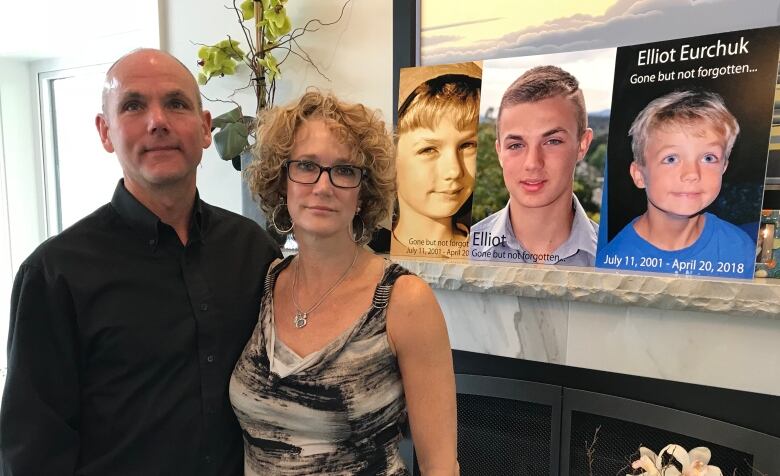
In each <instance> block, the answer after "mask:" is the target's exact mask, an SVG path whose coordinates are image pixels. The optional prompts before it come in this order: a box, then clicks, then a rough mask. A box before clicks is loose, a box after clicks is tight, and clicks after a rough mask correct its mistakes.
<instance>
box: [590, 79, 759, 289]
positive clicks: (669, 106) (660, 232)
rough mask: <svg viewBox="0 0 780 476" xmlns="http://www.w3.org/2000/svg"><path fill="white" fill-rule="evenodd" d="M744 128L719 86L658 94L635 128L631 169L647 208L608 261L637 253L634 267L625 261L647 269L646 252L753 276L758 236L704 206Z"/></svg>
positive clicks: (606, 253)
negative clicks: (643, 264)
mask: <svg viewBox="0 0 780 476" xmlns="http://www.w3.org/2000/svg"><path fill="white" fill-rule="evenodd" d="M738 134H739V124H738V123H737V119H736V118H735V117H734V116H733V115H732V114H731V112H730V111H729V110H728V108H727V107H726V105H725V104H724V101H723V98H722V97H721V96H720V95H718V94H716V93H713V92H709V91H690V90H689V91H674V92H671V93H668V94H666V95H664V96H661V97H659V98H657V99H654V100H653V101H651V102H650V103H649V104H648V105H647V106H646V107H645V108H644V109H643V110H642V111H641V112H640V113H639V114H638V115H637V117H636V119H634V122H633V123H632V124H631V128H630V129H629V135H630V136H631V148H632V151H633V157H634V160H633V162H631V166H630V174H631V178H632V180H633V182H634V184H635V185H636V187H638V188H640V189H644V190H645V192H646V194H647V211H645V212H644V213H643V214H642V215H640V216H638V217H637V218H635V219H634V220H632V221H631V222H630V223H629V224H628V225H626V226H625V227H624V228H623V229H622V230H621V231H620V233H618V234H617V236H616V237H615V238H614V239H613V240H612V241H610V242H609V244H608V245H607V246H606V247H605V248H604V249H603V250H602V252H601V254H600V257H603V258H604V261H603V262H604V263H606V264H610V263H614V264H616V265H617V264H618V260H620V259H621V258H623V259H627V261H633V268H632V267H631V266H630V263H624V266H623V268H624V269H641V266H640V265H639V261H638V260H637V259H636V257H640V256H641V257H642V260H644V261H648V260H651V261H654V260H661V261H663V262H669V263H673V262H674V260H677V261H678V262H684V263H688V262H691V260H694V261H695V262H697V263H698V262H710V263H730V264H729V265H726V266H728V267H729V270H728V271H725V270H724V272H722V273H719V275H722V276H730V277H750V276H751V275H752V272H753V262H754V251H753V250H754V245H753V241H754V240H753V239H752V238H751V237H749V236H748V234H747V233H746V232H745V231H743V230H742V229H740V228H738V227H737V226H735V225H733V224H731V223H729V222H727V221H724V220H721V219H720V218H718V217H717V216H715V215H714V214H712V213H709V212H705V211H704V210H705V209H706V208H707V207H708V206H709V205H710V204H712V202H714V201H715V199H716V198H717V197H718V194H719V193H720V189H721V183H722V178H723V173H724V172H725V171H726V168H727V167H728V165H729V156H730V154H731V150H732V148H733V146H734V142H735V141H736V139H737V136H738ZM602 255H603V256H602ZM626 257H629V258H626ZM632 257H633V260H632V259H631V258H632ZM705 266H706V265H705Z"/></svg>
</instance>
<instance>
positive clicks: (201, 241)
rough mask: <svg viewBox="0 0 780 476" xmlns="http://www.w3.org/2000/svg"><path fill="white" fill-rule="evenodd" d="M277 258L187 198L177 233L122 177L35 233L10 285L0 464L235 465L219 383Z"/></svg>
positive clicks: (64, 468)
mask: <svg viewBox="0 0 780 476" xmlns="http://www.w3.org/2000/svg"><path fill="white" fill-rule="evenodd" d="M278 256H279V251H278V248H277V247H276V245H275V244H274V243H273V241H272V240H271V239H270V237H269V236H268V235H267V234H266V233H265V232H264V231H262V230H261V229H260V228H259V227H258V226H257V225H256V224H254V223H253V222H251V221H249V220H248V219H246V218H243V217H241V216H239V215H236V214H233V213H231V212H228V211H225V210H222V209H219V208H216V207H213V206H210V205H208V204H206V203H204V202H202V201H200V200H199V199H198V198H196V202H195V206H194V210H193V215H192V219H191V226H190V231H189V242H188V243H187V244H186V245H183V244H182V243H181V242H180V241H179V238H178V236H177V235H176V232H175V231H174V230H173V228H171V227H170V226H168V225H166V224H164V223H162V222H161V221H160V220H159V219H158V218H157V216H155V215H154V214H153V213H151V212H150V211H149V210H148V209H146V208H145V207H144V206H143V205H141V204H140V203H139V202H138V201H137V200H136V199H135V198H134V197H133V196H132V195H131V194H130V193H129V192H127V190H126V189H125V187H124V185H123V183H122V182H120V183H119V185H118V186H117V189H116V192H115V194H114V197H113V199H112V200H111V203H110V204H108V205H105V206H104V207H102V208H100V209H98V210H97V211H96V212H94V213H93V214H92V215H90V216H88V217H86V218H85V219H83V220H81V221H80V222H78V223H77V224H75V225H73V226H72V227H70V228H69V229H67V230H65V231H63V232H62V233H60V234H59V235H57V236H55V237H53V238H51V239H49V240H47V241H46V242H44V243H43V244H42V245H41V246H40V247H39V248H38V249H37V250H36V251H35V252H34V253H33V254H32V255H31V256H30V257H29V258H28V259H27V260H26V261H25V262H24V263H23V264H22V266H21V267H20V269H19V272H18V274H17V276H16V280H15V282H14V287H13V293H12V303H11V325H10V330H9V338H8V376H7V380H6V387H5V391H4V395H3V402H2V407H1V408H0V468H1V469H2V474H6V475H17V474H19V475H31V474H46V475H70V474H78V475H108V474H110V475H125V474H127V475H145V476H149V475H177V474H187V475H190V474H203V475H220V476H222V475H239V474H242V468H243V461H242V455H243V452H242V437H241V430H240V428H239V426H238V423H237V421H236V418H235V416H234V415H233V412H232V409H231V406H230V402H229V399H228V381H229V378H230V374H231V372H232V370H233V365H234V364H235V362H236V360H237V359H238V356H239V355H240V353H241V351H242V350H243V347H244V345H245V344H246V341H247V339H249V337H250V335H251V333H252V330H253V327H254V324H255V323H256V321H257V316H258V311H259V305H260V295H261V292H262V285H263V280H264V277H265V274H266V270H267V268H268V265H269V263H270V262H271V261H272V260H273V259H274V258H276V257H278Z"/></svg>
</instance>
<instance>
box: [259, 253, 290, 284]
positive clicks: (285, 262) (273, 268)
mask: <svg viewBox="0 0 780 476" xmlns="http://www.w3.org/2000/svg"><path fill="white" fill-rule="evenodd" d="M294 257H295V255H290V256H288V257H286V258H284V259H276V260H274V262H273V263H271V265H270V266H269V267H268V274H266V275H265V284H264V286H263V294H268V293H269V292H271V291H273V289H274V284H276V278H277V277H278V276H279V273H281V272H282V270H284V268H286V267H288V266H289V265H290V263H292V260H293V258H294Z"/></svg>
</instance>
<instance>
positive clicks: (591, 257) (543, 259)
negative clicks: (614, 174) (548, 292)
mask: <svg viewBox="0 0 780 476" xmlns="http://www.w3.org/2000/svg"><path fill="white" fill-rule="evenodd" d="M614 61H615V49H606V50H590V51H579V52H571V53H555V54H549V55H539V56H528V57H518V58H501V59H498V60H488V61H485V63H484V65H485V71H484V74H483V80H482V93H483V94H482V102H481V104H480V123H479V130H478V138H479V144H478V152H477V181H476V183H477V186H476V189H475V194H474V197H475V198H474V207H473V209H472V217H473V219H474V221H475V224H474V225H473V226H472V228H471V235H470V242H469V258H470V259H471V260H475V261H503V262H511V263H528V264H538V265H557V266H580V267H592V266H593V265H594V262H595V259H596V244H597V240H598V229H599V225H598V220H599V207H600V201H601V184H602V182H603V165H604V159H605V157H606V142H607V140H608V124H609V107H610V99H611V97H612V90H611V81H610V79H611V78H612V76H613V71H614Z"/></svg>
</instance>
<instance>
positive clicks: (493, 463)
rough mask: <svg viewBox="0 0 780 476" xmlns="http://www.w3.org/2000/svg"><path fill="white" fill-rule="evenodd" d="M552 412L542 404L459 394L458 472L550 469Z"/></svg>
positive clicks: (478, 474)
mask: <svg viewBox="0 0 780 476" xmlns="http://www.w3.org/2000/svg"><path fill="white" fill-rule="evenodd" d="M551 418H552V408H551V407H549V406H546V405H539V404H535V403H528V402H521V401H517V400H509V399H504V398H496V397H485V396H481V395H469V394H458V460H459V462H460V474H461V475H462V476H487V475H489V476H504V475H507V476H508V475H512V476H523V475H529V476H543V475H548V474H550V443H551V442H550V433H551V426H552V421H551Z"/></svg>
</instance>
